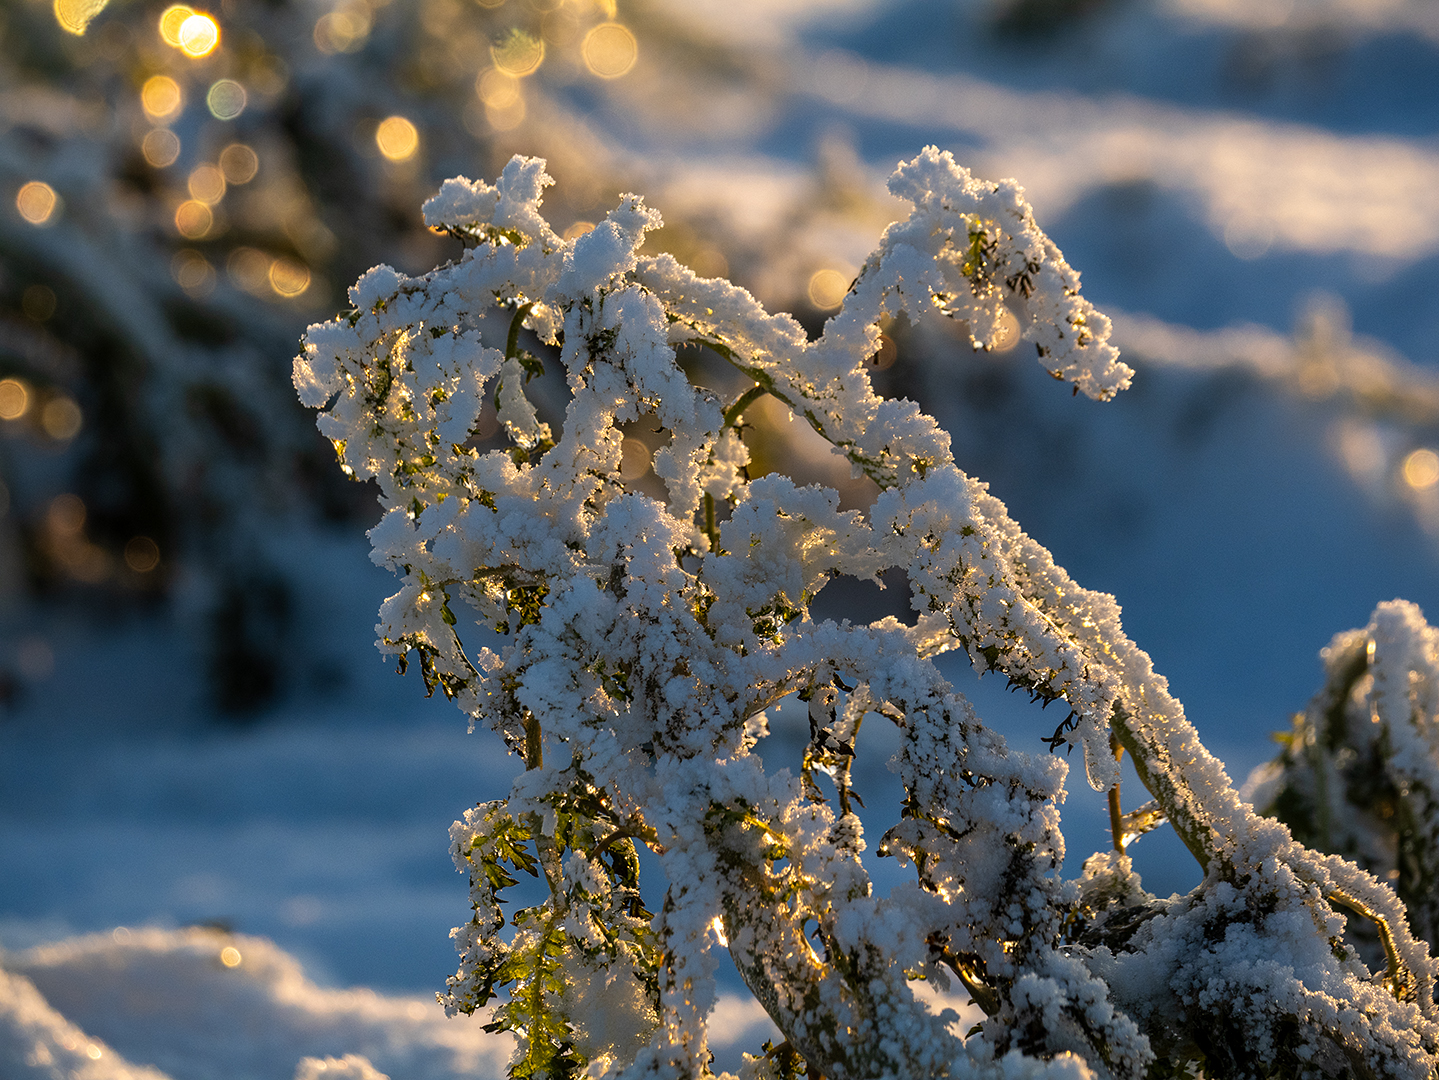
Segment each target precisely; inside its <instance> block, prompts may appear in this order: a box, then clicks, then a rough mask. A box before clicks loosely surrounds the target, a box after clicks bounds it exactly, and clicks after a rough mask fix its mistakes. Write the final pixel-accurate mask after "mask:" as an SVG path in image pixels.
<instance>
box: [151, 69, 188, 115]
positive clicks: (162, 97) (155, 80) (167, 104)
mask: <svg viewBox="0 0 1439 1080" xmlns="http://www.w3.org/2000/svg"><path fill="white" fill-rule="evenodd" d="M140 104H141V105H142V106H143V107H144V109H145V115H147V116H148V117H150V119H151V120H167V119H169V118H170V117H172V116H174V115H175V114H176V113H177V112H179V111H180V106H181V105H183V104H184V97H183V95H182V94H181V93H180V84H179V83H177V82H176V81H175V80H174V79H172V78H170V76H168V75H151V76H150V77H149V78H148V79H146V80H145V85H144V86H142V87H141V88H140Z"/></svg>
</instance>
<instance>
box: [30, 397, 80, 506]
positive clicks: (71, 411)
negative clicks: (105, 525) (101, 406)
mask: <svg viewBox="0 0 1439 1080" xmlns="http://www.w3.org/2000/svg"><path fill="white" fill-rule="evenodd" d="M84 422H85V417H84V414H83V413H81V412H80V406H79V405H77V404H75V399H74V398H69V397H66V396H65V395H64V394H61V395H60V396H59V397H53V398H51V399H50V400H49V401H47V402H45V407H44V408H43V409H41V410H40V426H41V427H42V428H44V429H45V434H46V435H49V436H50V438H52V439H56V440H58V441H60V442H65V441H66V440H68V439H73V438H74V437H75V436H76V435H78V434H80V428H81V426H82V425H83V424H84ZM75 501H76V502H79V501H80V500H78V499H76V500H75ZM81 512H82V513H83V507H82V509H81ZM82 520H83V519H82Z"/></svg>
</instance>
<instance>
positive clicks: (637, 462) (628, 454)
mask: <svg viewBox="0 0 1439 1080" xmlns="http://www.w3.org/2000/svg"><path fill="white" fill-rule="evenodd" d="M653 460H654V454H653V453H652V452H651V451H650V448H649V447H648V446H647V445H645V444H644V443H642V442H640V440H639V439H626V440H625V441H624V444H623V446H622V448H621V450H620V478H621V479H622V480H629V481H634V480H638V479H639V478H640V477H642V476H644V475H645V473H647V472H649V471H650V463H651V462H652V461H653Z"/></svg>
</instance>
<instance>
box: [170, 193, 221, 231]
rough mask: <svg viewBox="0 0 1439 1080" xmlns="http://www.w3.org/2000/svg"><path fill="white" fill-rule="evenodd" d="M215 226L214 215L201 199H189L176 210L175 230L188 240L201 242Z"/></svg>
mask: <svg viewBox="0 0 1439 1080" xmlns="http://www.w3.org/2000/svg"><path fill="white" fill-rule="evenodd" d="M214 224H215V215H214V213H213V212H212V211H211V210H210V208H209V207H208V206H206V205H205V204H204V203H202V202H201V201H200V200H199V199H187V200H186V201H185V202H182V203H181V204H180V205H179V207H178V208H177V209H176V210H175V228H176V230H177V231H178V232H179V233H180V235H181V236H183V237H184V238H185V239H186V240H199V239H200V238H201V237H203V236H204V235H205V234H206V233H208V232H209V231H210V228H211V226H213V225H214Z"/></svg>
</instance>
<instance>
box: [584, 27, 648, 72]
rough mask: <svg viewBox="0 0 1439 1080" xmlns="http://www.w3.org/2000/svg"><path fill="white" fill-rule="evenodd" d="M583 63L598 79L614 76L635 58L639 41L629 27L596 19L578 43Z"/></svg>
mask: <svg viewBox="0 0 1439 1080" xmlns="http://www.w3.org/2000/svg"><path fill="white" fill-rule="evenodd" d="M580 52H581V53H582V54H583V56H584V58H585V67H587V68H589V69H590V71H591V72H592V73H593V74H595V75H598V76H599V77H600V78H601V79H618V78H619V77H620V76H621V75H626V74H628V73H629V70H630V69H631V68H632V67H634V66H635V61H636V60H638V59H639V55H640V47H639V42H637V41H635V36H634V34H632V33H631V32H630V29H629V27H627V26H621V25H620V24H619V23H614V22H611V23H600V25H599V26H596V27H595V28H594V29H593V30H591V31H590V32H589V33H588V34H586V35H585V42H584V44H583V45H582V46H580Z"/></svg>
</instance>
